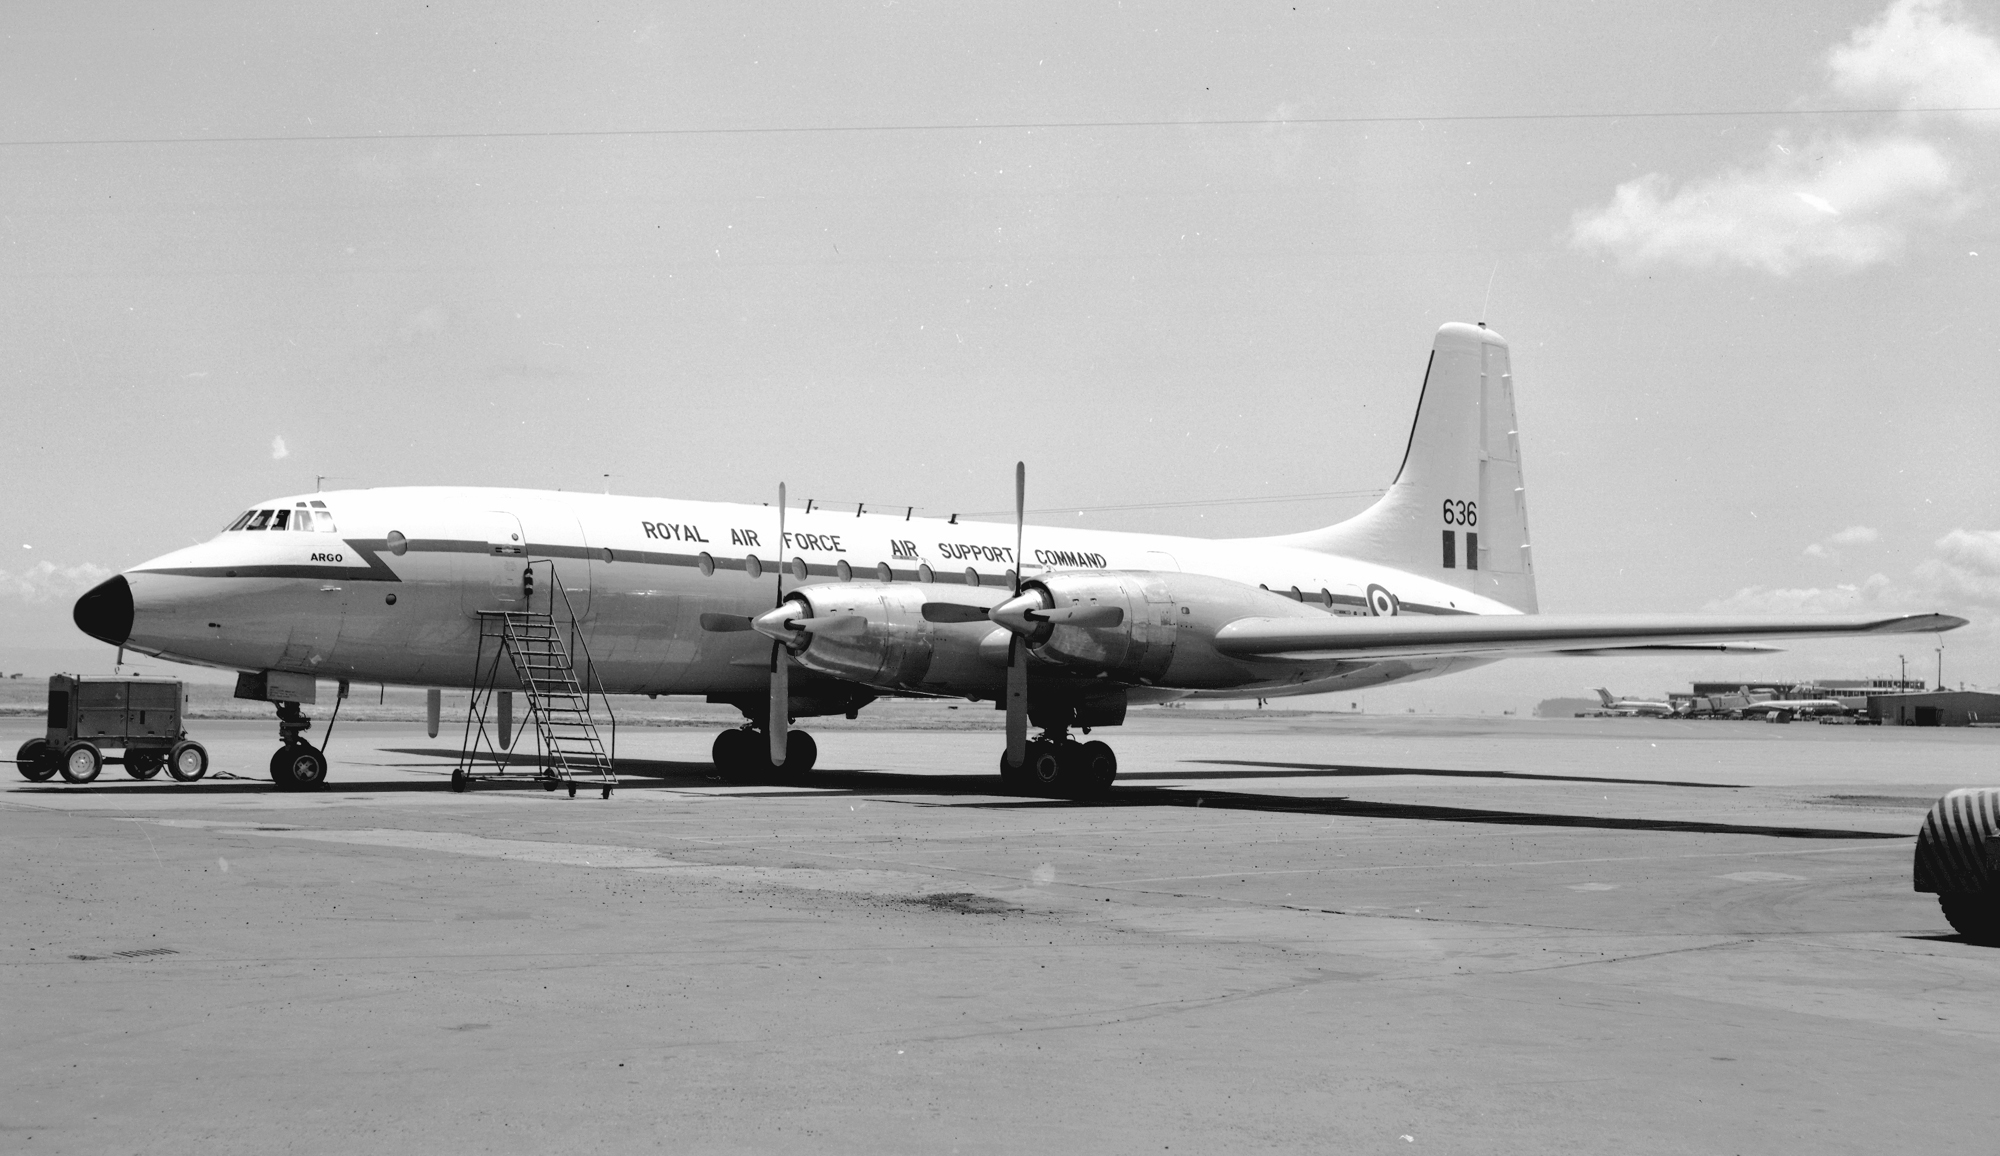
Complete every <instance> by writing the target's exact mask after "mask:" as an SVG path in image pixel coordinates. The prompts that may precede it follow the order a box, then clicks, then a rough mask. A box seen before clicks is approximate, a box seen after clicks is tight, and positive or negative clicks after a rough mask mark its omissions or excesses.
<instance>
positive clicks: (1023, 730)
mask: <svg viewBox="0 0 2000 1156" xmlns="http://www.w3.org/2000/svg"><path fill="white" fill-rule="evenodd" d="M1027 521H1028V463H1026V462H1015V463H1014V598H1013V601H1016V602H1018V601H1020V599H1021V571H1022V570H1023V569H1024V568H1025V567H1023V566H1022V564H1021V539H1022V535H1023V534H1024V533H1025V532H1026V526H1027ZM1003 625H1005V624H1004V623H1003ZM1009 629H1010V630H1011V629H1012V628H1011V627H1009ZM1027 761H1028V647H1027V644H1026V643H1025V642H1023V641H1022V639H1021V636H1020V634H1019V633H1013V634H1011V635H1010V636H1009V637H1008V639H1007V765H1008V766H1010V767H1019V766H1024V765H1026V763H1027Z"/></svg>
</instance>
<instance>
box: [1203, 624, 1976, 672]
mask: <svg viewBox="0 0 2000 1156" xmlns="http://www.w3.org/2000/svg"><path fill="white" fill-rule="evenodd" d="M1964 625H1965V619H1963V618H1958V617H1955V616H1953V615H1950V614H1896V615H1890V616H1887V617H1880V616H1861V615H1852V614H1848V615H1831V614H1829V615H1814V616H1812V617H1800V618H1739V617H1728V616H1719V615H1717V616H1709V615H1704V616H1695V615H1675V616H1670V615H1609V614H1606V615H1585V614H1578V615H1559V614H1518V615H1517V614H1493V615H1472V614H1466V615H1451V616H1449V617H1442V618H1429V617H1417V616H1414V615H1395V616H1390V617H1383V618H1317V619H1315V618H1240V619H1238V620H1236V621H1235V622H1232V623H1230V624H1229V625H1227V626H1225V627H1223V628H1222V629H1221V630H1219V631H1217V632H1216V636H1215V648H1216V649H1217V650H1219V651H1221V652H1222V653H1224V654H1228V655H1232V656H1234V657H1237V658H1277V659H1291V660H1305V661H1331V660H1338V659H1377V658H1426V657H1449V656H1458V655H1480V654H1495V655H1499V654H1538V653H1539V654H1561V653H1565V652H1571V651H1577V650H1596V649H1603V648H1606V647H1621V648H1622V647H1638V646H1649V647H1650V646H1685V645H1688V644H1695V643H1712V642H1728V641H1731V640H1735V639H1742V638H1827V637H1839V636H1842V635H1855V634H1929V633H1932V632H1935V631H1944V630H1956V629H1957V628H1959V627H1961V626H1964Z"/></svg>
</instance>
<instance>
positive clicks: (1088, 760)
mask: <svg viewBox="0 0 2000 1156" xmlns="http://www.w3.org/2000/svg"><path fill="white" fill-rule="evenodd" d="M1076 761H1077V769H1078V772H1079V775H1080V781H1081V784H1082V786H1083V787H1084V788H1085V789H1086V790H1088V791H1090V792H1091V793H1092V794H1103V793H1104V792H1105V791H1108V790H1110V789H1111V782H1112V780H1113V779H1116V778H1117V777H1118V755H1117V753H1116V752H1115V751H1113V750H1112V749H1111V744H1110V743H1103V742H1098V741H1096V740H1095V739H1093V740H1091V741H1090V742H1087V743H1085V744H1083V746H1081V747H1079V748H1078V749H1077V752H1076Z"/></svg>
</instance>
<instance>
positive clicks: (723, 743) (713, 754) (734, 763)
mask: <svg viewBox="0 0 2000 1156" xmlns="http://www.w3.org/2000/svg"><path fill="white" fill-rule="evenodd" d="M744 734H745V732H744V731H741V730H726V731H723V732H722V733H721V734H719V735H716V736H715V745H714V746H712V747H710V748H709V749H708V754H709V758H710V759H712V760H714V762H715V769H716V770H717V771H719V772H721V773H722V774H725V775H733V774H735V773H736V768H737V767H738V765H740V764H741V763H742V761H743V735H744Z"/></svg>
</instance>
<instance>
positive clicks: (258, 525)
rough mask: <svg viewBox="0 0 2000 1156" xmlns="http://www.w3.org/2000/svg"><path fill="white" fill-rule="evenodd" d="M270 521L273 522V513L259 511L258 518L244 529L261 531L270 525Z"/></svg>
mask: <svg viewBox="0 0 2000 1156" xmlns="http://www.w3.org/2000/svg"><path fill="white" fill-rule="evenodd" d="M270 521H271V511H269V510H258V511H257V516H256V517H254V518H252V519H250V524H249V525H247V526H245V527H243V528H244V529H246V530H261V529H263V528H264V527H265V526H266V525H268V524H269V523H270Z"/></svg>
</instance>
